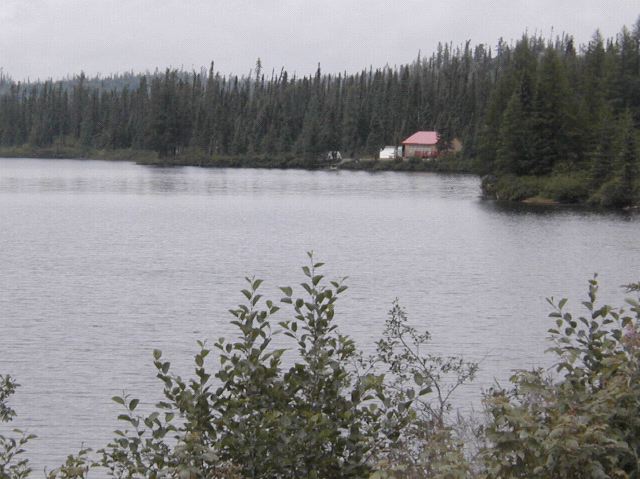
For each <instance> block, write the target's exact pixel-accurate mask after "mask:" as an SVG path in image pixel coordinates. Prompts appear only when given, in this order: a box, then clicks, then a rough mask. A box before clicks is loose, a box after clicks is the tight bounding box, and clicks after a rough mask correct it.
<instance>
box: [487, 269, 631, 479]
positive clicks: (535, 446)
mask: <svg viewBox="0 0 640 479" xmlns="http://www.w3.org/2000/svg"><path fill="white" fill-rule="evenodd" d="M638 289H640V286H639V285H633V286H632V287H630V288H629V290H636V291H637V290H638ZM597 290H598V283H597V281H596V280H595V279H594V280H592V281H591V282H590V286H589V299H588V301H586V302H584V303H583V304H584V306H585V307H586V309H587V314H586V315H585V316H580V317H578V318H575V317H574V316H573V315H572V314H570V313H568V312H566V311H565V310H564V306H565V304H566V300H565V299H563V300H561V301H559V302H558V303H557V304H556V303H554V302H553V301H551V304H552V305H553V306H554V309H555V310H554V312H553V313H551V315H550V316H551V317H552V318H553V319H554V320H555V322H556V325H555V326H556V327H555V328H553V329H550V330H549V332H550V334H551V340H552V341H553V347H552V348H551V349H550V351H551V352H553V353H554V354H555V355H556V358H557V363H556V370H557V372H558V373H561V376H560V377H558V378H554V377H552V376H551V375H549V374H547V373H546V372H545V371H543V370H541V369H537V370H533V371H518V372H517V373H516V374H515V375H514V376H513V377H512V379H511V381H512V382H513V388H512V389H500V388H496V389H493V390H491V391H489V393H488V394H487V395H486V397H485V403H486V406H487V409H488V413H489V419H490V421H489V424H488V426H487V429H486V433H487V438H488V440H489V441H491V447H489V448H487V449H486V450H485V454H484V457H485V461H486V466H487V471H486V477H488V478H540V479H542V478H550V477H562V478H576V479H578V478H594V479H595V478H605V477H620V478H623V477H624V478H631V477H640V461H639V460H638V457H639V454H640V329H639V326H640V303H639V302H638V300H636V299H630V300H628V303H629V305H630V311H625V310H624V309H623V308H612V307H611V306H607V305H604V306H599V305H597V304H596V296H597Z"/></svg>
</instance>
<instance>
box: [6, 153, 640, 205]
mask: <svg viewBox="0 0 640 479" xmlns="http://www.w3.org/2000/svg"><path fill="white" fill-rule="evenodd" d="M0 158H32V159H47V160H57V159H70V160H102V161H115V162H117V161H128V162H133V163H136V164H139V165H145V166H158V167H180V166H191V167H199V168H237V169H242V168H264V169H298V170H306V171H317V170H338V171H340V170H344V171H368V172H383V171H396V172H404V173H441V174H466V175H474V176H477V177H478V179H480V181H481V185H480V187H481V190H482V195H483V196H484V197H485V198H488V199H493V200H496V201H500V202H508V203H512V204H522V205H530V206H536V207H543V208H558V207H563V206H580V207H587V208H594V209H600V208H605V209H608V210H618V211H628V212H637V211H639V210H640V205H638V204H631V205H600V204H595V203H593V202H590V201H589V196H590V195H589V191H588V190H587V189H586V186H584V179H583V178H581V177H580V176H579V175H575V176H572V177H565V178H560V179H561V180H562V179H564V180H565V181H566V182H567V184H568V186H567V187H563V188H557V186H556V184H557V183H558V179H559V178H558V177H554V176H551V177H536V178H533V177H511V176H508V177H504V176H502V177H496V176H493V175H486V176H481V175H480V174H478V172H477V171H474V168H473V167H472V163H471V161H469V160H465V159H462V158H461V157H460V156H459V155H451V156H449V157H443V158H442V159H440V160H437V161H424V160H420V159H415V158H411V159H408V160H375V159H353V160H343V161H342V162H341V163H339V164H332V163H331V162H327V161H322V160H310V159H304V158H300V157H295V156H292V155H282V156H267V155H243V156H207V155H205V154H203V153H202V152H200V151H192V150H187V151H185V152H183V153H181V154H179V155H177V156H174V157H167V158H160V157H159V156H158V154H157V153H156V152H154V151H150V150H134V149H124V150H94V149H80V148H77V147H71V146H54V147H48V148H33V147H1V148H0ZM549 185H553V186H554V189H553V190H551V191H549V190H550V188H549Z"/></svg>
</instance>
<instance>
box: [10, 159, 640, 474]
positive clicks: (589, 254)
mask: <svg viewBox="0 0 640 479" xmlns="http://www.w3.org/2000/svg"><path fill="white" fill-rule="evenodd" d="M308 250H315V251H316V254H317V257H318V258H319V259H320V260H322V261H325V262H326V263H327V267H326V271H325V272H326V273H327V274H328V275H329V276H331V277H342V276H349V279H348V284H349V286H350V289H349V291H348V293H347V294H346V295H345V297H344V299H343V300H342V301H341V303H339V304H338V315H337V321H338V323H339V325H340V327H341V329H342V331H343V332H346V333H348V334H351V335H352V336H353V337H354V338H355V339H356V340H357V342H358V344H359V345H360V346H361V347H362V348H364V349H371V347H372V346H373V343H374V341H375V340H376V339H377V338H378V336H379V333H380V332H381V330H382V328H383V324H384V321H385V319H386V312H387V311H388V309H389V308H390V306H391V303H392V301H393V300H394V298H396V297H398V298H399V299H400V301H401V303H402V304H403V305H404V306H405V307H406V309H407V312H408V314H409V317H410V320H411V322H412V323H413V324H414V325H416V326H419V327H420V328H427V329H429V330H430V331H431V333H432V334H433V339H434V343H433V350H434V351H438V352H442V353H462V354H464V356H465V357H467V358H469V359H474V360H479V361H481V370H480V375H479V378H478V380H477V381H476V383H475V384H473V385H472V386H470V387H467V388H465V389H464V390H463V391H461V394H460V395H458V398H457V400H456V404H458V405H460V406H461V407H468V406H469V405H470V404H472V403H474V404H476V405H477V404H478V400H479V397H480V390H481V389H482V388H486V387H488V386H490V385H491V384H493V382H494V380H498V381H500V382H502V383H504V382H506V380H507V378H508V377H509V375H510V372H511V371H512V370H513V369H514V368H522V367H526V368H528V367H531V366H536V365H543V366H548V365H549V364H550V358H548V357H545V356H544V350H545V349H546V347H547V344H546V343H545V337H546V330H547V329H548V328H549V327H550V321H549V320H548V319H547V317H546V316H547V314H548V312H549V307H548V305H547V304H546V301H545V298H546V297H548V296H551V295H555V296H556V297H563V296H568V297H570V298H571V300H570V302H569V305H571V306H573V307H574V308H575V306H576V305H578V304H579V303H580V301H582V300H583V299H584V297H585V292H586V282H587V280H588V279H589V278H591V276H592V275H593V273H594V272H598V273H599V277H600V280H601V282H602V287H601V291H602V295H603V298H605V299H607V300H609V301H616V302H620V301H621V300H622V298H623V297H624V294H623V292H622V291H621V290H620V288H619V287H618V286H619V285H621V284H623V283H628V282H631V281H637V280H639V279H640V218H639V217H638V216H635V217H634V216H627V215H623V214H615V213H606V214H605V213H597V212H591V211H588V210H576V209H566V208H555V209H554V208H551V209H548V208H546V209H536V208H531V207H528V208H525V207H518V208H513V207H506V206H502V205H499V204H496V203H495V202H491V201H485V200H482V199H481V198H480V189H479V180H478V179H477V178H476V177H472V176H448V175H437V174H428V173H426V174H405V173H375V174H371V173H365V172H334V171H332V172H325V171H319V172H308V171H278V170H273V171H270V170H233V169H198V168H171V169H164V168H154V167H144V166H138V165H135V164H131V163H113V162H100V161H72V160H69V161H67V160H26V159H0V265H1V270H0V373H9V374H12V375H13V376H15V377H16V378H17V379H18V381H19V382H20V383H21V384H22V387H21V388H20V389H19V391H18V393H17V395H16V397H15V400H14V401H13V404H14V405H15V406H16V407H17V410H18V413H19V416H18V418H17V419H16V421H15V422H14V424H13V425H14V426H20V427H25V428H27V429H28V430H30V431H31V432H34V433H37V434H38V436H39V439H38V440H36V441H34V442H33V444H32V445H31V447H30V450H31V457H32V458H33V459H34V460H35V463H36V466H37V468H38V469H41V468H42V466H43V465H49V466H54V465H57V464H59V463H60V462H61V461H62V460H63V459H64V457H65V455H66V454H68V453H70V452H73V451H75V450H77V449H78V448H79V447H80V445H81V444H82V443H84V444H85V445H88V446H91V447H93V448H99V447H101V446H103V445H104V444H105V442H106V441H107V440H108V439H109V438H110V437H111V431H112V430H113V429H115V428H116V427H120V425H119V424H118V422H117V421H116V419H115V417H116V415H117V414H118V409H117V407H116V406H115V405H114V404H113V403H111V401H110V398H111V396H113V395H115V394H120V393H121V392H122V391H123V389H124V390H126V391H127V392H129V393H131V394H132V395H134V396H137V397H141V398H142V399H143V403H144V402H145V401H146V402H147V403H149V402H153V401H155V400H156V399H158V398H159V395H160V393H161V390H162V388H161V384H160V383H159V381H158V380H157V379H155V372H154V369H153V365H152V358H151V352H152V350H153V349H154V348H159V349H162V350H163V351H164V352H165V355H166V357H167V358H170V359H171V360H172V363H173V364H174V365H175V366H176V368H177V370H178V371H179V372H181V373H184V374H188V373H189V372H190V371H191V366H190V364H191V358H192V356H193V354H194V353H195V352H196V349H197V348H196V344H195V342H196V340H198V339H207V338H208V339H210V340H211V342H213V340H214V339H215V338H217V337H219V336H225V335H226V336H229V335H230V334H232V332H233V330H232V329H231V327H230V326H229V324H228V321H229V318H230V315H229V314H228V313H227V310H228V309H229V308H231V307H233V306H234V305H236V304H237V303H238V302H239V301H241V298H242V297H241V295H240V293H239V291H240V289H241V288H243V287H244V283H243V277H244V276H247V275H256V276H258V277H260V278H263V279H265V280H266V281H265V287H264V290H265V292H266V293H273V296H274V297H275V298H279V295H278V293H277V292H276V286H279V285H286V284H297V283H299V282H300V281H301V280H302V274H301V272H300V266H301V265H303V264H305V261H306V255H305V252H306V251H308ZM298 289H300V288H298Z"/></svg>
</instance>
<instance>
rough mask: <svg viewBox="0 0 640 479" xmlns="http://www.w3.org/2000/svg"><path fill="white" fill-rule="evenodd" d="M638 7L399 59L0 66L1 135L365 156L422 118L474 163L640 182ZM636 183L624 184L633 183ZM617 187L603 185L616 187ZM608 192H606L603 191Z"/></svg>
mask: <svg viewBox="0 0 640 479" xmlns="http://www.w3.org/2000/svg"><path fill="white" fill-rule="evenodd" d="M639 45H640V20H639V21H638V22H636V24H635V26H634V27H633V29H631V30H629V29H627V28H626V27H625V28H623V29H622V30H621V32H620V33H619V34H618V35H617V36H616V37H615V38H609V39H605V38H603V37H602V36H601V35H600V34H599V33H597V32H596V33H595V34H594V36H593V37H592V39H591V40H590V41H589V42H588V43H587V44H585V45H580V46H576V45H575V43H574V40H573V38H572V37H571V36H569V35H563V36H561V37H557V38H555V39H544V38H542V37H540V36H530V35H527V34H525V35H523V36H522V38H520V39H519V40H518V41H516V42H514V43H507V42H505V41H503V40H500V41H499V42H498V44H497V46H496V47H495V48H493V49H492V48H489V47H487V46H486V45H483V44H480V45H476V46H472V45H471V43H470V42H466V43H465V44H464V45H461V46H458V47H454V46H453V45H452V44H444V45H443V44H440V45H438V48H437V49H436V51H435V52H434V53H433V54H432V55H431V56H430V57H428V58H423V57H421V56H420V55H419V56H418V58H416V59H415V60H414V61H413V62H411V63H410V64H407V65H401V66H399V67H393V68H391V67H388V66H387V67H384V68H378V69H375V70H374V69H373V68H369V69H367V70H363V71H361V72H358V73H353V74H348V73H340V74H327V73H323V72H322V70H321V68H320V66H318V69H317V71H316V73H315V74H314V75H308V76H302V77H297V76H295V75H293V76H291V75H289V74H288V73H287V71H285V70H284V69H283V70H281V71H279V72H276V71H272V72H271V73H270V74H267V73H265V72H264V71H263V68H262V65H261V62H260V60H258V61H257V62H256V65H255V68H254V69H253V70H252V71H251V72H250V73H249V74H248V75H242V76H237V75H221V74H220V73H219V72H217V71H216V70H215V67H214V64H213V63H212V64H211V66H210V68H209V69H208V70H207V69H203V70H201V71H193V72H186V71H183V70H176V69H167V70H166V71H165V72H159V71H156V72H154V73H145V74H139V75H135V74H133V73H127V74H123V75H114V76H111V77H106V78H87V77H86V76H85V75H84V74H80V75H78V76H76V77H73V78H67V79H64V80H60V81H53V80H48V81H42V82H35V83H29V82H27V83H21V82H15V81H13V80H11V78H10V77H9V76H7V75H5V74H3V75H2V78H1V79H0V83H2V85H0V87H1V88H0V93H1V95H0V146H3V147H16V146H29V147H33V148H43V147H52V146H56V147H66V148H75V149H80V150H84V151H90V150H120V149H135V150H151V151H154V152H156V153H157V154H158V156H159V157H160V158H162V159H163V162H165V163H172V162H178V159H179V158H180V157H182V158H189V157H199V158H211V157H224V156H227V157H236V158H238V157H247V156H262V157H296V158H301V159H305V160H307V161H308V165H313V164H314V162H315V161H316V160H317V159H318V158H320V157H322V156H323V155H325V154H326V152H327V151H334V150H339V151H341V152H342V155H343V157H351V158H358V157H371V156H373V155H375V154H376V153H377V152H378V150H379V148H381V147H382V146H384V145H386V144H394V145H397V144H399V143H400V142H401V141H402V140H403V139H404V138H406V137H407V136H409V135H410V134H412V133H413V132H415V131H417V130H437V131H439V132H440V134H441V143H442V144H444V145H446V144H447V143H449V142H450V141H451V140H452V139H453V138H454V137H457V138H459V139H460V140H461V141H462V143H463V145H464V149H463V157H464V159H466V160H467V162H468V165H469V168H470V169H472V170H473V171H475V172H478V173H482V174H486V173H494V174H496V175H502V176H504V175H507V176H508V175H515V176H529V175H532V176H536V177H540V176H548V175H565V176H566V175H567V174H575V173H580V174H581V175H582V176H581V177H580V180H579V181H578V183H579V184H580V185H581V186H583V187H584V188H586V189H588V190H589V191H591V192H596V191H598V189H599V188H601V187H602V186H603V185H605V184H607V183H610V184H609V190H612V191H613V190H616V191H617V190H624V189H625V188H626V187H633V188H635V187H636V183H637V177H638V146H637V143H638V141H637V136H638V131H639V125H640V46H639ZM633 188H631V189H633ZM610 192H611V191H610ZM601 193H602V194H604V193H606V192H601Z"/></svg>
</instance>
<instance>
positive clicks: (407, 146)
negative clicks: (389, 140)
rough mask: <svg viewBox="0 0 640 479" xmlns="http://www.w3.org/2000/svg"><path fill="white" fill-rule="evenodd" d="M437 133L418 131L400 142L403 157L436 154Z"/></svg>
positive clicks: (430, 156)
mask: <svg viewBox="0 0 640 479" xmlns="http://www.w3.org/2000/svg"><path fill="white" fill-rule="evenodd" d="M437 143H438V133H437V132H435V131H418V132H416V133H414V134H413V135H411V136H410V137H409V138H407V139H406V140H404V141H403V142H402V146H403V147H404V153H403V155H402V156H403V158H434V157H436V156H438V146H437Z"/></svg>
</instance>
